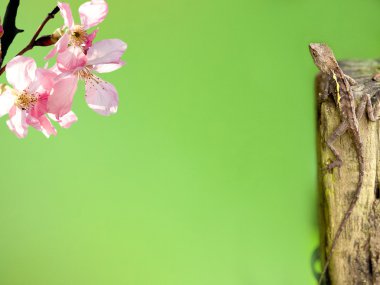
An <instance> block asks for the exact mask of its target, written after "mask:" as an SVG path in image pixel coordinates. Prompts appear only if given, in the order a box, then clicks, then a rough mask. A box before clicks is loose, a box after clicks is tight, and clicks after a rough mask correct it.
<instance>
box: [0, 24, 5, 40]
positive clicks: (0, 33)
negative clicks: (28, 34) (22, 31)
mask: <svg viewBox="0 0 380 285" xmlns="http://www.w3.org/2000/svg"><path fill="white" fill-rule="evenodd" d="M3 35H4V29H3V26H2V25H1V24H0V39H1V38H2V37H3Z"/></svg>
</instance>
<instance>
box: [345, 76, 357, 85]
mask: <svg viewBox="0 0 380 285" xmlns="http://www.w3.org/2000/svg"><path fill="white" fill-rule="evenodd" d="M344 77H346V79H347V81H348V83H350V85H351V86H355V85H356V84H357V82H356V80H355V79H353V78H352V77H351V76H348V75H347V74H345V75H344Z"/></svg>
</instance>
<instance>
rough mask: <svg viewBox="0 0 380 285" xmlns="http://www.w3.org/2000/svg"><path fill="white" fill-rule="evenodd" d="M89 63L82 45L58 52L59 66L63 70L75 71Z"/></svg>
mask: <svg viewBox="0 0 380 285" xmlns="http://www.w3.org/2000/svg"><path fill="white" fill-rule="evenodd" d="M86 64H87V58H86V55H85V54H84V53H83V51H82V49H81V48H80V47H75V46H71V47H69V48H68V49H67V50H66V51H64V52H62V53H60V54H58V57H57V66H58V69H59V70H60V71H62V72H75V71H77V70H79V69H82V68H83V67H85V66H86Z"/></svg>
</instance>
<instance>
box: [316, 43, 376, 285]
mask: <svg viewBox="0 0 380 285" xmlns="http://www.w3.org/2000/svg"><path fill="white" fill-rule="evenodd" d="M309 49H310V53H311V55H312V57H313V59H314V63H315V64H316V66H317V67H318V69H319V70H320V71H321V72H322V73H325V74H327V75H329V76H331V77H332V79H333V80H334V82H335V86H336V89H335V92H333V98H334V100H335V103H336V105H337V108H338V110H339V113H340V118H341V123H340V125H339V126H338V127H337V128H336V129H335V131H334V132H333V134H332V135H331V136H330V137H329V138H328V139H327V141H326V144H327V146H328V147H329V148H330V150H331V151H332V153H333V154H334V156H335V160H334V161H333V162H331V163H330V164H329V165H328V166H327V169H328V170H329V171H331V170H332V169H333V168H335V167H341V166H342V160H341V158H340V155H339V153H338V151H337V150H336V148H335V147H334V145H333V143H334V141H335V140H336V139H337V138H338V137H340V136H341V135H343V134H344V133H345V132H346V131H349V133H350V134H351V137H352V141H353V144H354V147H355V150H356V154H357V159H358V164H359V178H358V183H357V186H356V191H355V193H354V197H353V199H352V201H351V203H350V205H349V207H348V209H347V211H346V213H345V215H344V217H343V220H342V222H341V223H340V225H339V227H338V230H337V231H336V233H335V236H334V238H333V241H332V244H331V248H330V252H329V254H328V255H327V258H326V263H325V265H324V267H323V270H322V273H321V276H320V278H319V282H318V284H322V281H323V280H324V276H325V274H326V271H327V268H328V266H329V263H330V260H331V257H332V254H333V252H334V249H335V246H336V243H337V241H338V239H339V236H340V235H341V233H342V231H343V228H344V226H345V224H346V223H347V221H348V219H349V218H350V216H351V214H352V211H353V209H354V207H355V205H356V203H357V201H358V198H359V196H360V192H361V190H362V185H363V177H364V157H363V143H362V139H361V137H360V131H359V123H358V120H359V119H360V118H361V117H362V116H363V114H364V111H365V109H367V113H368V118H369V120H371V121H376V120H377V109H376V110H375V112H374V110H373V107H372V103H371V98H370V96H369V95H364V96H363V97H362V99H361V102H360V104H359V106H358V108H357V109H356V103H355V98H354V95H353V93H352V90H351V85H353V84H354V80H353V79H351V78H350V77H348V76H347V75H345V74H344V72H343V71H342V69H341V68H340V67H339V64H338V62H337V61H336V59H335V56H334V54H333V52H332V50H331V49H330V48H329V47H328V46H327V45H326V44H319V43H313V44H310V45H309ZM327 96H329V94H325V95H324V98H326V97H327Z"/></svg>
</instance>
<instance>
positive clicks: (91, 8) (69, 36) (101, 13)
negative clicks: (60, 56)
mask: <svg viewBox="0 0 380 285" xmlns="http://www.w3.org/2000/svg"><path fill="white" fill-rule="evenodd" d="M58 7H59V8H60V11H61V15H62V17H63V19H64V26H63V35H62V37H61V38H60V39H59V40H58V42H57V43H56V44H55V47H54V49H53V50H52V51H51V52H50V53H49V54H48V55H47V56H46V59H49V58H52V57H53V56H54V55H56V54H57V53H61V52H64V51H65V50H66V49H67V47H68V46H69V45H71V46H77V47H81V48H82V49H83V50H84V51H87V49H88V48H89V47H90V46H91V45H92V41H93V40H94V38H95V36H96V33H97V30H95V31H93V32H92V33H91V34H88V32H87V30H88V29H90V28H92V27H95V26H97V25H98V24H100V23H101V22H103V20H104V19H105V17H106V16H107V13H108V5H107V3H106V2H105V1H104V0H92V1H89V2H85V3H84V4H82V5H81V6H80V7H79V15H80V20H81V23H80V24H79V25H78V24H75V23H74V20H73V15H72V12H71V8H70V5H69V4H68V3H63V2H58Z"/></svg>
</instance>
